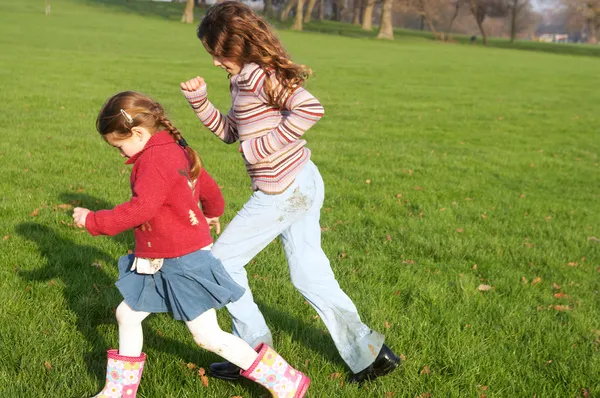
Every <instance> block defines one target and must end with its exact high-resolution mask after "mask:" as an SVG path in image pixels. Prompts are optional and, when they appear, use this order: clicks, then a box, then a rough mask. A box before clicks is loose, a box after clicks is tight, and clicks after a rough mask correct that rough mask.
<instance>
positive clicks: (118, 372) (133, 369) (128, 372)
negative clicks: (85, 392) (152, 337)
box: [94, 350, 146, 398]
mask: <svg viewBox="0 0 600 398" xmlns="http://www.w3.org/2000/svg"><path fill="white" fill-rule="evenodd" d="M145 362H146V354H144V353H143V352H142V354H141V355H140V356H139V357H126V356H123V355H119V351H118V350H108V364H107V365H106V384H105V386H104V389H102V391H100V393H99V394H98V395H95V396H94V398H107V397H113V398H121V397H127V398H135V395H136V393H137V389H138V386H139V385H140V379H141V378H142V372H143V371H144V363H145Z"/></svg>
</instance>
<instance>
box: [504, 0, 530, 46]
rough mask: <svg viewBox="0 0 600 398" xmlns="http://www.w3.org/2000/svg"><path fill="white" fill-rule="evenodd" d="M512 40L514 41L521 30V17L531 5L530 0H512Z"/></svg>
mask: <svg viewBox="0 0 600 398" xmlns="http://www.w3.org/2000/svg"><path fill="white" fill-rule="evenodd" d="M509 7H510V15H511V19H510V41H511V42H514V41H515V39H516V37H517V33H518V30H519V17H520V16H521V15H522V14H523V13H524V12H525V11H527V9H528V8H529V7H531V5H530V3H529V0H510V4H509Z"/></svg>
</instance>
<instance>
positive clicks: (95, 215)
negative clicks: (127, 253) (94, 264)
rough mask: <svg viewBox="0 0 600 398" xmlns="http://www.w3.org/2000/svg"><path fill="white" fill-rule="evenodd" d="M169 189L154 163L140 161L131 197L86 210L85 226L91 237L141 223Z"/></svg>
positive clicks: (149, 217) (164, 197)
mask: <svg viewBox="0 0 600 398" xmlns="http://www.w3.org/2000/svg"><path fill="white" fill-rule="evenodd" d="M140 166H142V165H140ZM169 189H170V187H169V184H167V182H166V180H165V179H164V178H163V177H162V176H161V174H160V173H159V171H158V169H157V168H156V166H155V165H154V164H152V163H147V164H144V165H143V166H142V167H140V168H139V169H138V170H137V177H136V181H135V185H134V186H133V188H132V193H133V196H132V198H131V200H130V201H129V202H126V203H122V204H120V205H118V206H116V207H115V208H114V209H112V210H100V211H97V212H90V213H89V214H87V216H86V218H85V228H86V229H87V230H88V232H89V233H90V234H92V235H94V236H96V235H110V236H113V235H117V234H119V233H121V232H123V231H126V230H128V229H132V228H135V227H137V226H139V225H142V224H143V223H145V222H146V221H150V220H151V219H152V218H154V217H155V216H156V213H157V212H158V210H159V209H160V207H161V206H162V204H163V203H164V201H165V199H166V198H167V194H168V192H169Z"/></svg>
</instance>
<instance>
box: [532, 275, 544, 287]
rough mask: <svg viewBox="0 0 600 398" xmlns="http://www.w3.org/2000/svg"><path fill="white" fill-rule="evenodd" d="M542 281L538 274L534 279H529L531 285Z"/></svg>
mask: <svg viewBox="0 0 600 398" xmlns="http://www.w3.org/2000/svg"><path fill="white" fill-rule="evenodd" d="M541 281H542V278H541V277H540V276H538V277H537V278H535V279H534V280H532V281H531V286H535V285H537V284H538V283H540V282H541Z"/></svg>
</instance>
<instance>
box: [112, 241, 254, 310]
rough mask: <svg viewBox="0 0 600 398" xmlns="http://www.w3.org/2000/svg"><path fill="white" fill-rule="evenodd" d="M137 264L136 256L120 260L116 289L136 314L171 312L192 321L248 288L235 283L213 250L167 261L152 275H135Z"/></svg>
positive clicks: (201, 251) (234, 298)
mask: <svg viewBox="0 0 600 398" xmlns="http://www.w3.org/2000/svg"><path fill="white" fill-rule="evenodd" d="M133 260H134V255H133V254H131V255H127V256H123V257H121V258H120V259H119V280H118V281H117V283H115V285H116V286H117V288H118V289H119V291H120V292H121V294H122V295H123V299H124V300H125V302H126V303H127V305H129V307H131V308H132V309H133V310H135V311H144V312H151V313H154V312H171V313H173V317H174V318H175V319H179V320H184V321H191V320H194V319H196V318H197V317H198V316H199V315H201V314H202V313H204V312H206V311H208V310H209V309H211V308H215V309H219V308H222V307H224V306H225V305H227V304H229V303H231V302H233V301H236V300H238V299H239V298H240V297H242V295H243V294H244V288H242V287H241V286H240V285H238V284H237V283H235V282H234V281H233V279H231V277H230V276H229V274H228V273H227V271H225V268H223V264H221V261H220V260H218V259H217V258H216V257H214V256H213V255H212V254H211V252H210V250H197V251H195V252H193V253H190V254H186V255H184V256H181V257H175V258H165V260H164V263H163V266H162V268H161V269H160V270H159V271H158V272H156V273H155V274H152V275H149V274H138V273H137V272H136V271H135V270H134V271H132V270H131V265H132V264H133Z"/></svg>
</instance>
